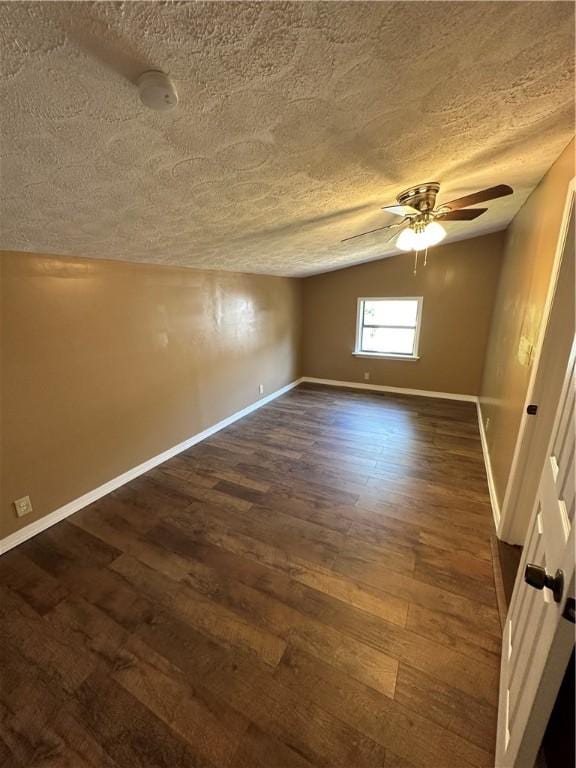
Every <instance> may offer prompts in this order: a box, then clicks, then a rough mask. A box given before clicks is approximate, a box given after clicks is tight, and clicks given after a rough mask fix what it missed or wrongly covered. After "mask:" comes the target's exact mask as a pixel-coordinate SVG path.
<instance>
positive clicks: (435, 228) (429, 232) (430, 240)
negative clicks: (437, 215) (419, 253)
mask: <svg viewBox="0 0 576 768" xmlns="http://www.w3.org/2000/svg"><path fill="white" fill-rule="evenodd" d="M422 234H423V235H425V237H426V241H427V242H426V248H430V246H432V245H437V244H438V243H439V242H441V241H442V240H444V238H445V237H446V230H445V229H444V227H443V226H442V224H439V223H438V222H437V221H431V222H430V223H429V224H427V225H426V227H425V229H424V232H423V233H422Z"/></svg>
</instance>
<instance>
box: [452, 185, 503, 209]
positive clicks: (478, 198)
mask: <svg viewBox="0 0 576 768" xmlns="http://www.w3.org/2000/svg"><path fill="white" fill-rule="evenodd" d="M513 192H514V190H513V189H512V187H509V186H508V185H507V184H499V185H498V186H497V187H488V189H481V190H480V192H474V193H473V194H471V195H466V196H465V197H458V198H457V199H456V200H450V202H449V203H442V206H441V207H442V208H450V209H451V210H455V209H457V208H467V207H468V206H469V205H477V204H478V203H485V202H486V201H487V200H496V198H497V197H506V195H511V194H512V193H513Z"/></svg>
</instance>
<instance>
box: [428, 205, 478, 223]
mask: <svg viewBox="0 0 576 768" xmlns="http://www.w3.org/2000/svg"><path fill="white" fill-rule="evenodd" d="M487 210H488V208H470V209H467V210H459V211H448V212H447V213H440V214H439V215H438V216H436V217H435V218H436V219H441V220H442V221H472V219H477V218H478V216H482V214H483V213H486V211H487Z"/></svg>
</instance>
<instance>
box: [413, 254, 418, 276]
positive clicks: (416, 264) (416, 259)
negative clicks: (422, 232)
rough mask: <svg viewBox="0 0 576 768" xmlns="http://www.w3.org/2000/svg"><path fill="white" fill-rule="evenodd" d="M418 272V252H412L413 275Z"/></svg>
mask: <svg viewBox="0 0 576 768" xmlns="http://www.w3.org/2000/svg"><path fill="white" fill-rule="evenodd" d="M417 271H418V251H414V274H416V272H417Z"/></svg>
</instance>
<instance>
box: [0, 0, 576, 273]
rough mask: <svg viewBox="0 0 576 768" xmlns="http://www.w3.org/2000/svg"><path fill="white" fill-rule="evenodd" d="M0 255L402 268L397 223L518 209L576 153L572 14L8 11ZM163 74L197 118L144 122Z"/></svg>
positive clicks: (461, 232)
mask: <svg viewBox="0 0 576 768" xmlns="http://www.w3.org/2000/svg"><path fill="white" fill-rule="evenodd" d="M0 46H1V48H2V74H1V79H0V99H1V103H2V113H1V116H0V121H1V130H2V142H1V147H0V152H1V180H2V188H1V190H0V193H1V206H2V208H1V211H0V213H1V234H0V248H4V249H10V250H22V251H36V252H38V251H41V252H47V253H60V254H73V255H80V256H89V257H101V258H112V259H122V260H131V261H144V262H156V263H163V264H176V265H183V266H193V267H209V268H218V269H232V270H241V271H249V272H263V273H271V274H284V275H304V274H311V273H315V272H321V271H324V270H328V269H334V268H337V267H342V266H347V265H350V264H353V263H356V262H360V261H366V260H368V259H372V258H378V257H381V256H384V255H389V254H392V253H394V252H395V251H394V247H393V246H392V245H388V246H386V245H385V244H384V242H383V241H384V239H385V237H386V234H385V233H382V234H380V235H377V234H376V235H374V236H369V237H366V238H363V239H360V240H353V241H352V242H350V243H345V244H340V243H339V241H340V239H341V238H342V237H345V236H347V235H351V234H355V233H356V232H361V231H363V230H364V229H370V228H372V227H376V226H380V225H382V224H385V223H389V221H390V218H387V216H386V215H385V214H383V213H381V212H379V206H381V205H385V204H387V203H391V202H393V200H394V197H395V195H396V194H397V193H398V192H399V191H400V190H402V189H403V188H405V187H407V186H410V185H412V184H414V183H419V182H424V181H433V180H438V181H440V182H441V183H442V192H441V195H440V200H449V199H451V198H453V197H456V196H459V195H460V194H464V193H468V192H472V191H475V190H477V189H480V188H482V187H485V186H491V185H493V184H497V183H507V184H510V185H512V186H513V187H514V189H515V195H514V196H513V197H509V198H505V199H503V200H499V201H494V202H493V203H491V204H490V212H489V213H487V214H485V215H484V216H483V217H482V218H480V219H478V220H477V221H475V222H469V223H461V222H454V223H451V224H449V225H448V224H447V229H449V237H450V239H461V238H463V237H470V236H476V235H478V234H481V233H483V232H487V231H492V230H495V229H500V228H502V227H504V226H505V225H506V224H507V222H508V221H509V220H510V218H511V217H512V216H513V215H514V214H515V212H516V211H517V210H518V208H519V207H520V205H521V204H522V203H523V201H524V200H525V198H526V196H527V194H528V193H529V192H530V191H531V189H532V188H533V187H534V186H535V185H536V183H537V182H538V181H539V179H540V178H541V177H542V175H543V174H544V173H545V171H546V170H547V169H548V168H549V166H550V165H551V164H552V162H553V161H554V160H555V159H556V157H557V156H558V155H559V154H560V152H561V150H562V149H563V148H564V146H565V145H566V144H567V143H568V141H569V140H570V138H571V136H572V135H573V132H574V61H573V52H574V5H573V3H571V2H502V3H500V2H486V3H482V2H462V3H459V2H425V3H420V2H402V3H390V2H378V3H356V2H354V3H352V2H351V3H335V2H323V3H315V2H307V3H276V2H275V3H248V2H242V3H224V2H216V3H171V4H165V3H149V2H139V3H108V2H99V3H88V2H82V3H76V2H74V3H56V2H38V3H26V2H9V3H2V4H0ZM149 68H162V69H164V70H165V71H167V72H169V73H170V74H171V75H172V76H173V78H174V79H175V81H176V84H177V88H178V91H179V95H180V104H179V106H178V107H177V108H176V109H175V110H173V111H171V112H164V113H160V112H152V111H150V110H147V109H146V108H144V107H143V106H142V105H141V103H140V101H139V98H138V92H137V90H136V88H135V86H134V85H133V81H134V80H135V78H136V77H137V76H138V75H139V74H140V73H141V72H142V71H144V70H146V69H149Z"/></svg>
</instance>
